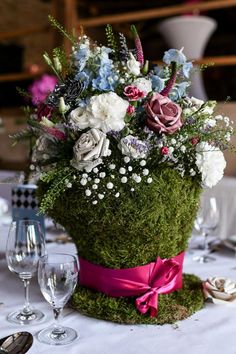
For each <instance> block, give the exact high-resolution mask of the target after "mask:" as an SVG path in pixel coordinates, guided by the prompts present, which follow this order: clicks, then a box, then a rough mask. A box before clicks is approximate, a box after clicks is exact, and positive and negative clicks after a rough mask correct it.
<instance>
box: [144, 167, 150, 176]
mask: <svg viewBox="0 0 236 354" xmlns="http://www.w3.org/2000/svg"><path fill="white" fill-rule="evenodd" d="M143 175H144V176H148V175H149V170H148V169H147V168H145V169H144V170H143Z"/></svg>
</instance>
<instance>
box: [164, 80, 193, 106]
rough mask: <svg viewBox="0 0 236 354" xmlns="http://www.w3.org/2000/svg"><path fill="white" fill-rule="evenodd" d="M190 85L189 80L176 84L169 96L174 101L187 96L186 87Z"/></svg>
mask: <svg viewBox="0 0 236 354" xmlns="http://www.w3.org/2000/svg"><path fill="white" fill-rule="evenodd" d="M188 87H189V82H187V81H184V82H181V83H179V84H175V86H174V87H173V89H172V91H171V93H170V95H169V97H170V99H171V100H172V101H178V100H179V99H180V98H182V97H184V96H186V89H187V88H188Z"/></svg>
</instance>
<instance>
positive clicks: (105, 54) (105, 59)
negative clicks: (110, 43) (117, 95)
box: [92, 47, 117, 91]
mask: <svg viewBox="0 0 236 354" xmlns="http://www.w3.org/2000/svg"><path fill="white" fill-rule="evenodd" d="M109 53H111V49H109V48H106V47H102V48H101V53H100V54H99V56H98V58H97V60H98V63H97V67H98V74H97V76H96V77H94V78H93V80H92V87H93V88H94V89H96V90H99V91H114V90H115V87H116V85H117V80H116V75H115V73H114V71H113V62H112V60H111V59H109Z"/></svg>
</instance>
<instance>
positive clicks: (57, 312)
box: [52, 307, 65, 339]
mask: <svg viewBox="0 0 236 354" xmlns="http://www.w3.org/2000/svg"><path fill="white" fill-rule="evenodd" d="M61 313H62V308H55V307H54V308H53V314H54V320H55V322H54V325H53V327H54V328H53V331H52V335H53V336H54V337H56V338H57V339H59V338H60V337H62V336H63V334H64V333H65V330H64V329H63V327H62V326H61V325H60V317H61Z"/></svg>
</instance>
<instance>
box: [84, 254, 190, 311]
mask: <svg viewBox="0 0 236 354" xmlns="http://www.w3.org/2000/svg"><path fill="white" fill-rule="evenodd" d="M183 260H184V252H182V253H180V254H178V255H177V256H175V257H173V258H169V259H161V258H160V257H158V258H157V260H156V262H151V263H149V264H146V265H144V266H140V267H134V268H126V269H110V268H106V267H103V266H100V265H97V264H93V263H90V262H88V261H86V260H85V259H83V258H81V257H79V263H80V281H79V282H80V285H83V286H85V287H88V288H91V289H94V290H97V291H100V292H102V293H104V294H106V295H108V296H111V297H121V296H124V297H128V296H139V295H141V296H139V297H138V298H137V299H136V301H135V304H136V307H137V309H138V311H139V312H141V313H142V314H144V313H146V312H148V311H149V310H150V316H151V317H155V316H156V315H157V312H158V295H159V294H168V293H171V292H173V291H175V290H178V289H181V288H182V268H183Z"/></svg>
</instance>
